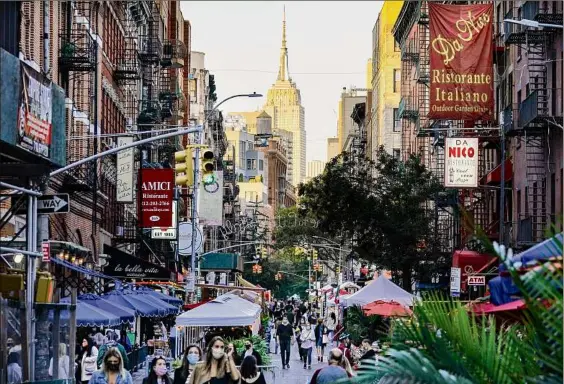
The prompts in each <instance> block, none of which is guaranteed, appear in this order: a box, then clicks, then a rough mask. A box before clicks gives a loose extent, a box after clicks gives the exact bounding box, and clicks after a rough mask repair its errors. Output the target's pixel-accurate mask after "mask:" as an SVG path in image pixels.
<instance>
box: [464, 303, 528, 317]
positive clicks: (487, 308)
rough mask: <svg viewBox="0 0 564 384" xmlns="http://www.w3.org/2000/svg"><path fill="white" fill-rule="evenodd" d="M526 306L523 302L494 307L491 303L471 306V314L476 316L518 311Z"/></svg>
mask: <svg viewBox="0 0 564 384" xmlns="http://www.w3.org/2000/svg"><path fill="white" fill-rule="evenodd" d="M526 306H527V305H526V304H525V302H524V301H523V300H515V301H512V302H511V303H506V304H502V305H494V304H492V303H479V304H475V305H474V306H472V312H474V313H475V314H478V315H483V314H488V313H496V312H505V311H518V310H521V309H524V308H525V307H526Z"/></svg>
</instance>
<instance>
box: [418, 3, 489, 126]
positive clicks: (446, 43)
mask: <svg viewBox="0 0 564 384" xmlns="http://www.w3.org/2000/svg"><path fill="white" fill-rule="evenodd" d="M429 24H430V26H429V28H430V49H429V54H430V65H431V87H430V88H431V89H430V92H431V97H430V108H429V114H428V117H429V118H430V119H444V120H470V121H476V120H482V121H492V120H493V119H494V78H493V46H492V41H493V40H492V38H493V5H492V4H476V5H444V4H438V3H435V2H429Z"/></svg>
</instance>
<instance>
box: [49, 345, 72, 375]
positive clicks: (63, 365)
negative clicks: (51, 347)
mask: <svg viewBox="0 0 564 384" xmlns="http://www.w3.org/2000/svg"><path fill="white" fill-rule="evenodd" d="M57 353H58V355H59V364H58V366H59V372H58V375H57V376H58V377H53V358H51V361H50V362H49V376H51V378H52V379H53V380H57V379H59V380H67V379H70V377H69V370H70V358H69V355H68V354H67V345H66V344H65V343H60V344H59V350H58V352H57Z"/></svg>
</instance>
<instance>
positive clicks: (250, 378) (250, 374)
mask: <svg viewBox="0 0 564 384" xmlns="http://www.w3.org/2000/svg"><path fill="white" fill-rule="evenodd" d="M241 384H266V380H265V379H264V375H263V374H262V373H261V371H260V370H259V368H258V366H257V359H256V358H255V357H254V356H253V355H249V356H246V357H245V359H243V363H242V364H241Z"/></svg>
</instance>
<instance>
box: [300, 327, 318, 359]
mask: <svg viewBox="0 0 564 384" xmlns="http://www.w3.org/2000/svg"><path fill="white" fill-rule="evenodd" d="M314 343H315V332H314V331H313V329H312V328H311V324H306V326H305V328H304V330H303V331H302V351H303V355H304V369H306V365H307V368H308V369H311V351H312V350H313V344H314ZM306 363H307V364H306Z"/></svg>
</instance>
